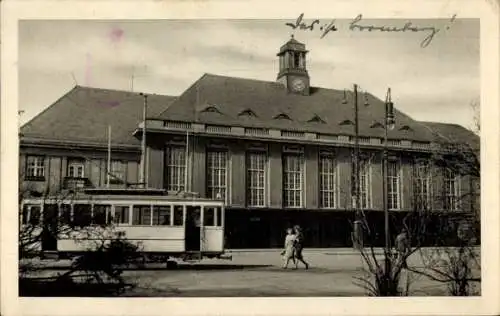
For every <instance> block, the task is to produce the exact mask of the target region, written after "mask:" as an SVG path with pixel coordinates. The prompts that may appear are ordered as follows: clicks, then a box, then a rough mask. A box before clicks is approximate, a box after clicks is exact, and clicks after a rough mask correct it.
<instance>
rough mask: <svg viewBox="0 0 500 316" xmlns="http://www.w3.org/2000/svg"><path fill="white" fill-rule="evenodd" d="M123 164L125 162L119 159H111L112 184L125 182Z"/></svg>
mask: <svg viewBox="0 0 500 316" xmlns="http://www.w3.org/2000/svg"><path fill="white" fill-rule="evenodd" d="M125 166H126V164H125V163H124V162H123V161H120V160H113V161H111V175H110V176H111V177H110V182H111V183H114V184H122V183H124V182H125Z"/></svg>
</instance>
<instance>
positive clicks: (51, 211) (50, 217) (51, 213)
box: [43, 204, 59, 225]
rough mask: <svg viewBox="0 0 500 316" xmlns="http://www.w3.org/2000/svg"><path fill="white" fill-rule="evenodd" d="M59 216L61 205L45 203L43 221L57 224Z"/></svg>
mask: <svg viewBox="0 0 500 316" xmlns="http://www.w3.org/2000/svg"><path fill="white" fill-rule="evenodd" d="M58 217H59V207H58V205H57V204H45V205H44V206H43V223H44V225H45V224H50V225H54V224H56V225H57V222H58Z"/></svg>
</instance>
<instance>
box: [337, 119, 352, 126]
mask: <svg viewBox="0 0 500 316" xmlns="http://www.w3.org/2000/svg"><path fill="white" fill-rule="evenodd" d="M340 125H354V123H353V121H351V120H344V121H342V122H340Z"/></svg>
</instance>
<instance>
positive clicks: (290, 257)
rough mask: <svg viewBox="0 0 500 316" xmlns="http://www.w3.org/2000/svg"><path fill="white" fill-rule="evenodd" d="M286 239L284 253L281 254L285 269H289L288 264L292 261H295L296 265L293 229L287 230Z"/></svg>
mask: <svg viewBox="0 0 500 316" xmlns="http://www.w3.org/2000/svg"><path fill="white" fill-rule="evenodd" d="M286 233H287V234H286V237H285V247H284V249H283V251H282V252H281V255H282V256H283V269H287V268H288V264H289V263H290V261H293V263H294V264H295V257H294V252H295V250H294V243H295V237H296V236H295V234H294V233H293V229H291V228H288V229H287V230H286Z"/></svg>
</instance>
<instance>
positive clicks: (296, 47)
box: [278, 34, 308, 56]
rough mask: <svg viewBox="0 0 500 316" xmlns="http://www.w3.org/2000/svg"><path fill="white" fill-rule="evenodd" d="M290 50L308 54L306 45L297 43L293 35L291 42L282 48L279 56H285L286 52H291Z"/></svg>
mask: <svg viewBox="0 0 500 316" xmlns="http://www.w3.org/2000/svg"><path fill="white" fill-rule="evenodd" d="M290 50H293V51H296V52H305V53H307V52H308V51H307V50H306V45H305V44H303V43H301V42H299V41H297V40H296V39H295V38H294V37H293V34H292V36H291V38H290V40H288V42H286V43H285V44H284V45H283V46H281V47H280V52H279V53H278V56H279V55H281V54H283V53H284V52H286V51H290Z"/></svg>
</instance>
